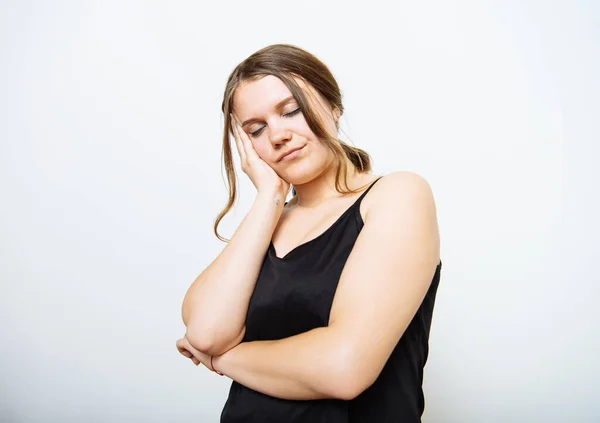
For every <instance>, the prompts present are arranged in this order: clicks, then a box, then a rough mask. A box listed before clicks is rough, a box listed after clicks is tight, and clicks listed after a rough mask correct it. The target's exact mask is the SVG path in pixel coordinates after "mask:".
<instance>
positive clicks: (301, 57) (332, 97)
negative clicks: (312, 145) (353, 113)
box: [214, 44, 371, 242]
mask: <svg viewBox="0 0 600 423" xmlns="http://www.w3.org/2000/svg"><path fill="white" fill-rule="evenodd" d="M267 75H273V76H275V77H277V78H279V79H280V80H281V81H282V82H283V83H284V84H285V85H286V86H287V87H288V89H289V90H290V92H291V93H292V95H293V96H294V98H295V99H296V101H297V102H298V106H299V107H300V110H301V112H302V114H303V116H304V118H305V120H306V123H307V124H308V127H309V128H310V129H311V131H312V132H313V133H314V134H315V135H316V136H317V137H318V138H319V140H321V142H322V143H323V144H324V145H325V146H326V147H327V148H329V149H330V150H331V151H332V152H333V153H334V157H335V159H334V160H335V166H336V183H335V188H336V190H337V191H338V192H339V193H341V194H350V193H356V192H358V191H360V188H357V189H356V190H350V189H349V188H348V181H347V176H348V175H347V167H346V163H347V160H344V159H348V160H350V162H351V163H352V165H353V166H354V167H355V169H356V170H357V171H358V172H359V173H363V172H369V171H370V170H371V156H369V154H368V153H367V152H366V151H364V150H361V149H360V148H356V147H353V146H351V145H348V144H346V143H344V142H343V141H342V140H340V139H338V138H335V137H332V136H330V135H329V134H328V133H327V131H326V129H325V128H324V127H323V125H322V124H321V121H320V120H319V118H318V115H317V114H316V113H315V112H314V111H313V110H312V108H311V107H310V105H309V103H308V102H307V101H306V97H305V95H304V92H303V90H302V88H301V87H300V86H299V85H298V84H297V83H296V81H295V80H294V78H298V79H300V80H302V81H303V82H305V83H308V84H310V85H311V86H312V87H313V88H314V89H315V90H316V91H317V92H318V93H319V94H320V95H321V96H322V97H323V98H324V99H325V100H326V102H327V103H328V104H329V106H330V107H332V108H334V107H337V108H338V110H339V112H340V115H341V114H343V112H344V106H343V105H342V93H341V91H340V88H339V86H338V84H337V82H336V80H335V78H334V77H333V74H332V73H331V71H330V70H329V69H328V68H327V66H325V64H324V63H323V62H321V61H320V60H319V59H317V58H316V57H315V56H314V55H312V54H310V53H308V52H307V51H305V50H302V49H301V48H299V47H296V46H293V45H290V44H273V45H270V46H267V47H264V48H262V49H260V50H258V51H257V52H255V53H253V54H252V55H250V56H249V57H248V58H246V59H245V60H244V61H243V62H241V63H240V64H239V65H237V66H236V68H235V69H234V70H233V71H232V72H231V74H230V75H229V78H228V79H227V84H226V86H225V93H224V95H223V103H222V105H221V110H222V111H223V116H224V118H225V122H224V128H223V150H222V153H221V157H222V159H223V164H224V165H225V170H226V173H227V184H228V189H229V200H228V201H227V205H226V206H225V208H224V209H223V210H222V211H221V212H220V213H219V215H218V216H217V218H216V219H215V223H214V233H215V235H216V236H217V238H219V239H220V240H221V241H224V242H229V240H228V239H226V238H223V237H222V236H221V235H219V232H218V226H219V223H220V222H221V220H222V219H223V217H224V216H225V215H226V214H227V213H228V212H229V211H230V210H231V208H232V207H233V205H234V203H235V200H236V199H237V179H236V174H235V169H234V164H233V156H232V148H231V144H232V142H231V139H232V138H233V136H234V135H233V132H232V131H231V128H232V125H231V123H232V122H231V118H230V114H231V113H232V112H233V96H234V94H235V90H236V89H237V88H238V87H239V86H240V84H242V83H244V82H250V81H255V80H257V79H260V78H262V77H264V76H267ZM336 128H337V129H338V132H339V124H338V122H336ZM342 179H343V181H344V185H345V190H343V189H342V187H341V180H342ZM292 190H293V195H296V190H295V189H294V188H293V187H292Z"/></svg>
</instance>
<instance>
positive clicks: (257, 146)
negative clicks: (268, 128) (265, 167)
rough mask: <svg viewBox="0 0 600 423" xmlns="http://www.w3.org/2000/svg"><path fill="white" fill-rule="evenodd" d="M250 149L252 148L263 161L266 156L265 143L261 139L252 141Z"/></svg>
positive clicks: (266, 146)
mask: <svg viewBox="0 0 600 423" xmlns="http://www.w3.org/2000/svg"><path fill="white" fill-rule="evenodd" d="M261 138H262V137H261ZM252 147H254V150H255V151H256V153H257V154H258V155H259V157H260V158H261V159H264V158H265V157H266V156H267V155H268V151H269V150H268V144H267V141H265V140H263V139H257V140H252Z"/></svg>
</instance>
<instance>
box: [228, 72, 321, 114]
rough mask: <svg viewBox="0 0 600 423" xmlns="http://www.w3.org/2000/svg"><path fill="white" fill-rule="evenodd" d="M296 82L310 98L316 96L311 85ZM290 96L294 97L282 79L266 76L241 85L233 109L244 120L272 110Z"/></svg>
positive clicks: (235, 96) (234, 99)
mask: <svg viewBox="0 0 600 423" xmlns="http://www.w3.org/2000/svg"><path fill="white" fill-rule="evenodd" d="M294 81H295V82H296V83H297V84H298V85H299V86H300V89H301V90H302V91H303V92H304V94H305V95H306V94H307V95H308V97H309V98H310V97H314V96H315V94H314V89H313V88H312V87H310V85H308V84H306V83H304V81H302V80H301V79H299V78H294ZM307 91H310V93H307ZM290 95H292V93H291V91H290V90H289V88H288V87H287V85H285V84H284V83H283V81H282V80H281V79H279V78H277V77H276V76H273V75H266V76H264V77H262V78H260V79H257V80H254V81H245V82H243V83H241V84H240V86H239V87H238V88H237V89H236V90H235V94H234V96H233V105H234V106H233V107H234V111H235V113H236V114H237V115H238V116H240V117H241V119H242V120H243V119H245V118H247V117H250V116H254V115H259V114H261V113H262V112H265V111H268V110H271V108H272V107H273V105H275V104H277V103H278V102H279V101H281V100H282V99H284V98H286V97H289V96H290Z"/></svg>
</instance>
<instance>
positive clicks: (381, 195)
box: [364, 171, 435, 223]
mask: <svg viewBox="0 0 600 423" xmlns="http://www.w3.org/2000/svg"><path fill="white" fill-rule="evenodd" d="M364 205H365V213H364V216H365V219H364V220H365V223H366V222H367V220H368V218H369V213H371V214H374V213H373V212H375V214H377V213H376V211H377V210H381V209H388V210H389V209H396V208H406V207H410V208H413V209H414V208H416V209H421V210H422V211H423V210H426V209H429V210H430V211H433V212H434V213H435V200H434V198H433V192H432V190H431V187H430V185H429V183H428V182H427V180H426V179H425V178H424V177H423V176H421V175H419V174H418V173H415V172H410V171H396V172H392V173H389V174H387V175H385V176H383V177H382V178H381V180H380V181H378V182H377V183H376V184H375V185H374V186H373V188H372V189H371V191H370V192H369V194H368V195H367V196H366V197H365V204H364Z"/></svg>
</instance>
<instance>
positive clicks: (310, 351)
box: [213, 327, 345, 400]
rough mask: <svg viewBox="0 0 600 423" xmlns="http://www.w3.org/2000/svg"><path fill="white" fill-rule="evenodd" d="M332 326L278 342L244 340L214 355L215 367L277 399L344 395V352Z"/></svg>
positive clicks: (239, 381) (307, 398)
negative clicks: (226, 350) (220, 354)
mask: <svg viewBox="0 0 600 423" xmlns="http://www.w3.org/2000/svg"><path fill="white" fill-rule="evenodd" d="M336 345H339V343H336V341H335V336H334V335H333V334H332V332H331V329H330V328H328V327H322V328H316V329H313V330H311V331H308V332H305V333H302V334H299V335H296V336H292V337H289V338H285V339H281V340H277V341H253V342H244V343H241V344H239V345H238V346H236V347H235V348H233V349H231V350H230V351H228V352H226V353H225V354H223V355H222V356H219V357H214V359H213V363H214V366H215V368H216V369H217V370H218V371H220V372H221V373H223V374H225V375H226V376H228V377H230V378H231V379H233V380H235V381H236V382H238V383H240V384H242V385H244V386H246V387H248V388H251V389H253V390H255V391H258V392H261V393H263V394H266V395H270V396H273V397H276V398H282V399H291V400H309V399H323V398H340V396H341V395H342V394H341V392H342V388H341V387H343V385H344V381H343V380H342V379H343V378H344V373H345V372H344V371H343V369H344V362H345V360H344V354H343V351H342V349H341V348H336Z"/></svg>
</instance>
